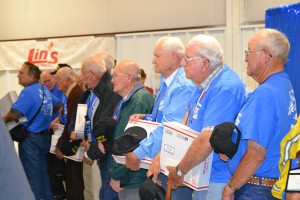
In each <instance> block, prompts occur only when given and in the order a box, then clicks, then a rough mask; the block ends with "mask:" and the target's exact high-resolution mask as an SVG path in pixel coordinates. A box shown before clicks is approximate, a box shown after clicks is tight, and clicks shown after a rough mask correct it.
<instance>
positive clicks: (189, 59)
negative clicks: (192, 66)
mask: <svg viewBox="0 0 300 200" xmlns="http://www.w3.org/2000/svg"><path fill="white" fill-rule="evenodd" d="M200 58H202V59H205V60H207V62H209V60H208V59H206V58H204V57H202V56H198V57H194V58H188V57H186V56H184V59H185V61H186V62H187V63H189V62H191V61H192V60H197V59H200Z"/></svg>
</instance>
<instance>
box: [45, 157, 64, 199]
mask: <svg viewBox="0 0 300 200" xmlns="http://www.w3.org/2000/svg"><path fill="white" fill-rule="evenodd" d="M47 162H48V173H49V177H50V183H51V188H52V195H53V196H54V197H56V199H57V200H58V199H65V197H66V191H65V187H64V179H65V178H66V174H65V173H66V163H65V160H64V159H58V158H56V156H55V154H52V153H49V154H48V156H47Z"/></svg>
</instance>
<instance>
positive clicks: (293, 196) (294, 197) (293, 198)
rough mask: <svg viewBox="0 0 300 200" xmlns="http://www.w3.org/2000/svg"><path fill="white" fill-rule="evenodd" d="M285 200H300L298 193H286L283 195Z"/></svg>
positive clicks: (299, 193)
mask: <svg viewBox="0 0 300 200" xmlns="http://www.w3.org/2000/svg"><path fill="white" fill-rule="evenodd" d="M285 199H286V200H300V192H287V193H286V195H285Z"/></svg>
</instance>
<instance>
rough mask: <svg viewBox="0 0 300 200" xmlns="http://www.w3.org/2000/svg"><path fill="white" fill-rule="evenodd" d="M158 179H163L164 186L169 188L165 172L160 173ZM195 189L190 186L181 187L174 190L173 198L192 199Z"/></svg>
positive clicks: (180, 199)
mask: <svg viewBox="0 0 300 200" xmlns="http://www.w3.org/2000/svg"><path fill="white" fill-rule="evenodd" d="M158 180H160V181H161V184H162V187H163V188H164V189H166V188H167V181H168V177H167V176H166V175H164V174H163V173H160V174H159V175H158ZM192 194H193V190H192V189H191V188H189V187H180V188H177V189H176V190H173V191H172V197H171V199H172V200H191V199H192Z"/></svg>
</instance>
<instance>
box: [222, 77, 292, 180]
mask: <svg viewBox="0 0 300 200" xmlns="http://www.w3.org/2000/svg"><path fill="white" fill-rule="evenodd" d="M296 120H297V109H296V99H295V96H294V90H293V88H292V85H291V82H290V80H289V77H288V75H287V74H286V73H285V72H278V73H275V74H273V75H271V76H270V77H269V78H268V79H267V80H266V81H265V82H263V83H262V84H261V85H260V86H259V87H258V88H257V89H256V90H255V91H254V92H253V93H252V94H250V96H249V98H248V100H247V102H246V103H245V104H244V106H243V107H242V109H241V111H240V112H239V114H238V117H237V119H236V122H235V123H236V125H237V126H238V128H239V129H240V131H241V132H242V137H241V142H240V144H239V148H238V151H237V153H236V154H235V155H234V157H233V158H232V159H231V160H229V162H228V165H229V170H230V172H231V173H234V172H235V170H236V168H237V167H238V165H239V163H240V162H241V159H242V158H243V156H244V154H245V152H246V150H247V145H248V140H252V141H255V142H256V143H258V144H259V145H261V146H263V147H264V148H266V157H265V160H264V161H263V163H262V164H261V165H260V167H259V168H258V170H257V171H256V172H255V174H254V175H256V176H260V177H266V178H278V177H279V169H278V162H279V159H280V143H281V141H282V139H283V137H284V136H285V135H286V134H287V133H288V132H289V131H290V129H291V127H292V126H293V125H295V124H296ZM234 137H236V135H234Z"/></svg>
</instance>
